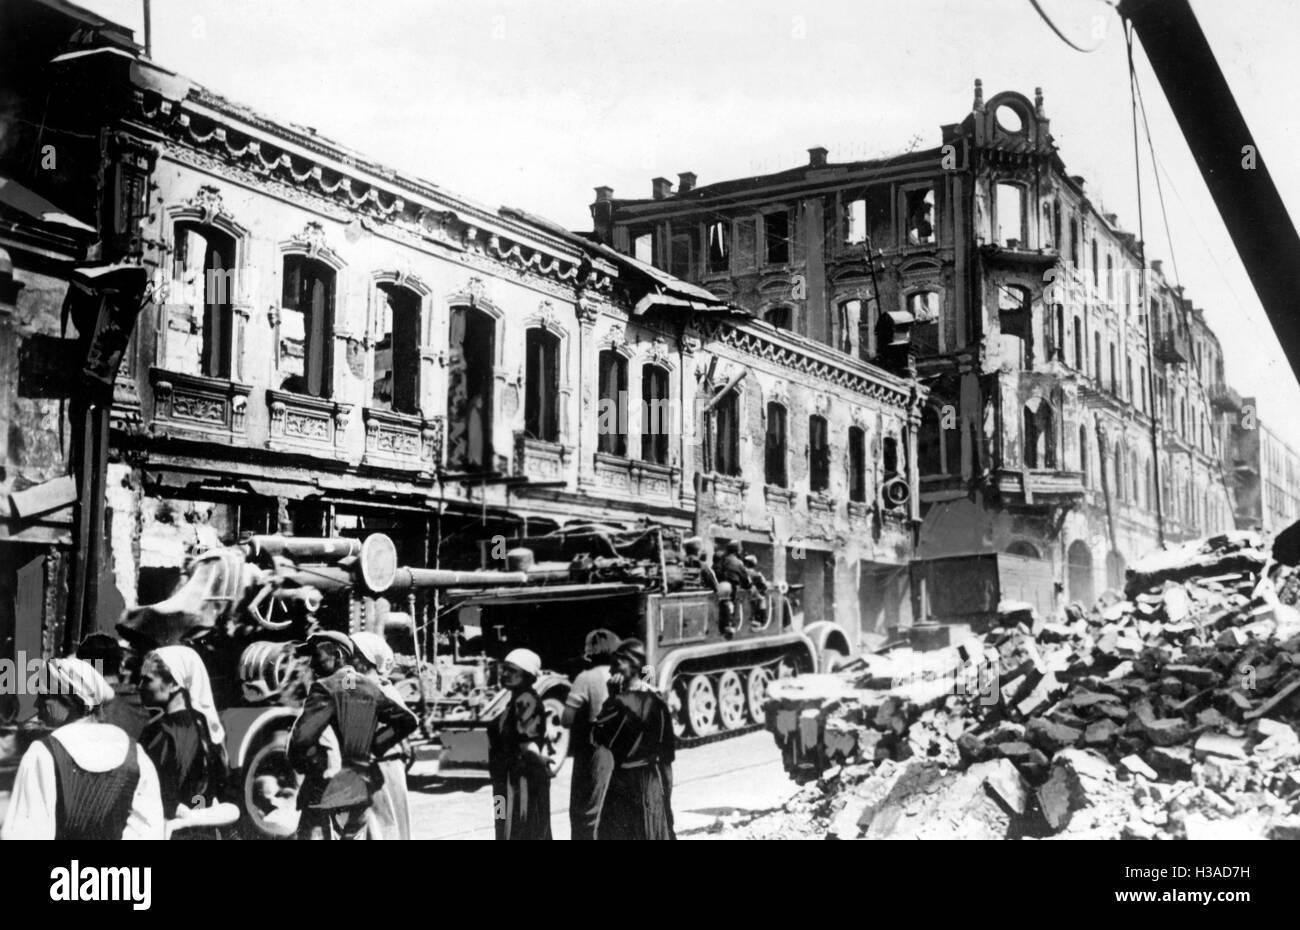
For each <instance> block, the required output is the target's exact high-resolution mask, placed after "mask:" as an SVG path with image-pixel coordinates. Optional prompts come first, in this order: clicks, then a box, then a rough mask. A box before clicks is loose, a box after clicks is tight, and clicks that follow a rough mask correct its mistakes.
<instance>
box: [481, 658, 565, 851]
mask: <svg viewBox="0 0 1300 930" xmlns="http://www.w3.org/2000/svg"><path fill="white" fill-rule="evenodd" d="M541 673H542V660H541V657H540V656H538V655H537V653H535V652H533V651H532V650H531V649H515V650H512V651H511V652H510V654H509V655H507V656H506V658H505V661H504V662H503V663H502V665H501V681H502V684H504V685H505V687H506V688H508V689H509V690H510V700H509V702H508V703H507V704H506V708H505V710H504V711H502V713H501V714H500V715H499V716H497V718H496V719H495V720H493V721H492V722H491V724H489V725H488V773H489V774H490V776H491V778H492V816H493V818H494V820H495V825H496V838H497V839H499V840H549V839H551V769H550V764H549V763H548V761H547V758H546V755H545V753H544V751H543V750H544V747H545V744H546V708H545V706H544V705H543V704H542V699H541V698H540V697H538V696H537V692H536V691H535V690H533V684H534V683H535V682H536V681H537V678H538V676H539V675H541Z"/></svg>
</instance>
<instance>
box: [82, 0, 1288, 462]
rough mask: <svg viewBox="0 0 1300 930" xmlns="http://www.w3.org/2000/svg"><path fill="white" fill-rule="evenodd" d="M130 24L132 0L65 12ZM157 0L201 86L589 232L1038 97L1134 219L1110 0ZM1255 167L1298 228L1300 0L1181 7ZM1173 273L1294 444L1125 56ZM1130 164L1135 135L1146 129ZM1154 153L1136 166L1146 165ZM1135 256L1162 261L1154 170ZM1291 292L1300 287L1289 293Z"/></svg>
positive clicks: (1245, 289)
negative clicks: (1240, 120) (596, 198)
mask: <svg viewBox="0 0 1300 930" xmlns="http://www.w3.org/2000/svg"><path fill="white" fill-rule="evenodd" d="M82 3H83V5H85V6H88V7H90V8H91V9H94V10H96V11H98V12H100V13H102V14H104V15H107V16H110V17H112V18H114V19H117V20H119V21H121V22H123V23H125V24H126V25H128V26H133V27H135V28H136V29H137V38H141V37H142V31H141V30H140V25H139V24H140V22H141V4H142V0H82ZM1043 5H1044V7H1045V8H1046V9H1048V10H1049V12H1051V13H1052V14H1053V15H1054V16H1057V17H1059V19H1060V20H1061V21H1062V23H1064V24H1065V25H1066V27H1067V28H1069V29H1070V30H1071V31H1072V32H1074V33H1077V34H1078V35H1079V37H1080V39H1081V40H1085V41H1091V24H1092V22H1093V17H1094V16H1098V15H1100V16H1101V17H1103V19H1102V22H1104V24H1105V33H1104V35H1105V37H1104V39H1103V40H1102V42H1101V44H1100V46H1099V47H1098V49H1097V50H1096V51H1095V52H1093V53H1091V54H1081V53H1079V52H1076V51H1074V50H1072V49H1070V48H1069V47H1067V46H1066V45H1065V44H1064V43H1062V42H1061V41H1060V40H1059V39H1057V38H1056V36H1055V35H1053V34H1052V32H1051V31H1050V30H1049V29H1048V27H1047V26H1046V25H1045V24H1044V23H1043V22H1042V20H1040V19H1039V17H1038V15H1037V14H1036V13H1035V12H1034V10H1033V8H1032V7H1031V5H1030V3H1029V2H1028V0H816V2H813V0H804V2H797V0H796V2H792V0H681V2H674V0H515V2H501V0H459V2H454V3H453V2H447V0H368V2H362V0H311V2H310V3H303V2H291V0H154V3H153V20H154V26H153V31H154V39H153V44H154V57H155V58H156V59H157V60H158V61H159V62H160V63H161V64H163V65H164V66H166V67H170V68H173V69H175V70H178V71H180V72H182V73H184V74H185V75H187V76H189V77H192V78H194V79H195V80H198V81H199V82H201V83H203V84H205V85H207V86H209V87H211V88H212V89H213V90H215V91H217V92H219V93H222V94H225V95H227V96H229V97H231V98H233V99H235V100H238V101H240V102H243V103H247V104H249V105H252V106H254V107H257V108H259V109H261V110H264V111H265V112H266V113H267V114H268V115H270V116H272V117H276V118H280V119H285V120H290V121H292V122H296V123H300V124H305V125H308V126H313V127H315V128H316V129H317V130H319V131H320V132H321V133H322V134H323V135H325V136H327V137H330V138H333V139H335V140H336V141H338V142H340V143H342V144H344V145H346V146H349V147H351V148H355V149H358V150H361V151H363V152H365V153H367V154H368V155H371V156H373V157H374V158H376V159H377V160H379V161H382V162H384V163H387V164H389V165H392V166H393V167H396V168H400V169H403V170H407V171H410V172H413V173H416V174H418V175H420V176H422V177H424V178H426V179H428V180H430V181H433V182H434V183H436V184H439V185H441V186H443V187H446V188H448V189H450V190H452V191H455V192H457V193H460V194H463V195H466V196H468V197H470V198H473V199H475V200H479V201H482V202H486V203H490V204H507V205H510V206H518V207H522V208H524V209H526V210H529V211H532V212H534V213H540V214H542V215H545V216H548V217H550V218H552V219H554V220H556V221H558V222H561V223H564V224H566V225H568V226H570V227H572V228H575V229H589V228H590V225H591V224H590V215H589V213H588V211H587V205H588V204H589V203H590V201H591V199H592V196H593V195H592V188H593V187H595V186H597V185H600V184H608V185H610V186H612V187H613V188H614V190H615V194H616V196H623V197H645V196H649V193H650V179H651V178H652V177H655V176H658V175H662V176H664V177H667V178H671V179H673V180H674V181H675V180H676V177H677V173H678V172H681V171H694V172H696V173H697V174H698V175H699V183H701V184H708V183H711V182H713V181H718V180H723V179H728V178H734V177H739V176H743V175H746V174H755V173H765V172H770V171H776V170H781V169H783V168H789V167H794V166H796V165H800V164H803V163H804V162H806V160H807V154H806V151H805V150H806V149H807V148H809V147H811V146H814V145H824V146H826V147H827V148H828V149H830V160H831V161H848V160H853V159H859V158H865V157H871V156H874V155H876V154H880V153H884V152H890V151H898V150H901V149H905V148H908V147H910V144H911V143H912V141H913V139H916V140H917V142H916V144H917V145H919V146H926V147H928V146H932V145H937V144H938V142H939V126H940V125H941V124H944V123H955V122H959V121H960V120H961V119H962V118H963V117H964V116H965V115H966V113H967V112H968V111H969V108H970V102H971V95H972V83H973V80H974V78H976V77H979V78H982V79H983V81H984V91H985V96H986V97H991V96H992V95H993V94H995V93H998V92H999V91H1002V90H1007V89H1014V90H1019V91H1021V92H1022V93H1024V94H1026V95H1032V94H1033V90H1034V88H1035V87H1036V86H1041V87H1042V88H1043V90H1044V94H1045V97H1046V110H1047V114H1048V116H1049V117H1050V118H1051V120H1052V132H1053V135H1054V136H1055V138H1056V141H1057V144H1058V145H1059V146H1060V148H1061V154H1062V157H1063V158H1064V160H1065V163H1066V165H1067V167H1068V168H1069V170H1070V172H1071V173H1072V174H1082V175H1084V176H1085V177H1086V178H1087V181H1088V185H1089V188H1090V191H1091V193H1092V195H1093V196H1094V198H1096V197H1098V196H1100V198H1101V200H1102V202H1103V203H1104V204H1105V208H1106V209H1107V210H1108V211H1111V212H1115V213H1118V214H1119V218H1120V222H1121V223H1122V224H1123V225H1124V226H1125V227H1126V228H1128V229H1130V230H1132V231H1134V232H1136V231H1137V201H1136V195H1135V185H1134V177H1133V141H1132V132H1131V123H1130V111H1129V96H1128V75H1127V68H1126V64H1125V55H1124V41H1123V35H1122V31H1121V28H1120V22H1119V19H1118V17H1117V16H1116V15H1115V14H1114V13H1113V12H1111V11H1110V9H1109V7H1107V6H1106V5H1105V4H1104V3H1102V2H1101V0H1050V2H1048V0H1044V3H1043ZM1193 8H1194V9H1195V11H1196V13H1197V16H1198V17H1199V18H1200V21H1201V25H1202V28H1203V29H1204V30H1205V32H1206V34H1207V36H1208V38H1209V40H1210V44H1211V46H1212V48H1213V49H1214V51H1215V54H1216V55H1217V56H1218V59H1219V63H1220V66H1221V67H1222V68H1223V70H1224V72H1225V73H1226V75H1227V78H1228V81H1229V83H1230V85H1231V86H1232V89H1233V93H1234V94H1235V95H1236V97H1237V100H1238V104H1239V106H1240V107H1241V108H1242V110H1243V112H1244V114H1245V117H1246V121H1247V123H1248V124H1249V126H1250V127H1251V131H1252V132H1253V133H1254V135H1255V139H1256V142H1257V143H1258V145H1259V151H1260V154H1261V157H1262V158H1263V159H1264V160H1265V161H1266V162H1267V163H1268V165H1269V170H1270V171H1271V172H1272V175H1273V179H1274V181H1275V182H1276V183H1277V185H1278V186H1279V188H1280V189H1281V190H1282V194H1283V197H1284V198H1285V199H1286V201H1287V203H1288V205H1289V207H1290V209H1291V213H1292V216H1293V217H1294V216H1300V210H1298V209H1297V207H1298V206H1300V160H1297V159H1295V158H1293V157H1292V158H1289V157H1287V156H1288V155H1289V154H1290V153H1291V152H1293V151H1294V145H1295V143H1296V141H1297V137H1298V136H1300V80H1297V78H1300V4H1297V3H1292V2H1288V0H1193ZM1137 58H1138V68H1139V81H1140V82H1141V85H1142V87H1143V89H1144V94H1145V97H1146V104H1147V111H1148V114H1149V116H1150V119H1151V131H1152V135H1153V136H1154V138H1155V144H1156V152H1157V156H1158V158H1159V160H1160V162H1161V163H1162V165H1163V169H1164V171H1165V172H1167V175H1166V177H1165V178H1164V184H1165V197H1166V201H1167V208H1168V211H1169V221H1170V225H1171V227H1172V230H1173V247H1174V250H1173V255H1174V256H1175V257H1176V259H1177V264H1178V271H1179V272H1180V274H1181V281H1182V283H1183V284H1185V285H1186V287H1187V290H1188V294H1189V295H1190V296H1191V298H1192V299H1193V300H1194V301H1195V302H1196V304H1197V305H1198V306H1202V307H1204V308H1205V309H1206V317H1207V319H1208V321H1209V323H1210V325H1211V326H1212V327H1213V328H1214V329H1215V331H1216V333H1217V334H1218V336H1219V339H1220V340H1221V342H1222V343H1223V348H1224V354H1225V356H1226V360H1227V361H1226V364H1227V373H1228V379H1229V381H1230V382H1231V383H1232V384H1233V385H1234V386H1235V387H1236V388H1237V389H1238V390H1239V391H1241V393H1242V394H1243V395H1246V396H1250V395H1255V396H1258V397H1259V398H1260V412H1261V415H1262V416H1263V418H1264V419H1265V420H1266V421H1268V422H1269V423H1270V424H1271V425H1272V426H1273V428H1274V429H1276V430H1277V431H1278V432H1279V433H1280V434H1281V435H1282V436H1284V437H1285V438H1286V439H1287V440H1288V441H1289V442H1290V443H1291V444H1292V446H1293V447H1295V448H1297V449H1298V450H1300V416H1297V415H1296V411H1300V386H1298V385H1297V383H1296V380H1295V378H1294V377H1293V376H1292V374H1291V371H1290V368H1289V366H1288V365H1287V364H1286V361H1285V359H1284V358H1283V356H1282V353H1281V350H1280V349H1279V347H1278V345H1277V339H1276V337H1275V336H1274V335H1273V331H1272V329H1271V327H1270V325H1269V323H1268V319H1267V317H1266V316H1265V315H1264V312H1263V309H1262V308H1261V307H1260V305H1259V301H1258V299H1257V298H1256V297H1255V293H1254V290H1253V289H1252V288H1251V285H1250V280H1249V278H1248V277H1247V276H1246V273H1245V271H1244V269H1243V268H1242V266H1241V263H1240V261H1239V260H1238V258H1237V255H1236V252H1235V250H1234V249H1233V246H1232V242H1231V240H1230V239H1229V238H1228V235H1227V232H1226V231H1225V229H1224V227H1223V224H1222V222H1221V220H1220V219H1219V216H1218V212H1217V210H1216V209H1215V207H1214V203H1213V201H1212V200H1211V198H1210V196H1209V193H1208V192H1207V191H1206V189H1205V185H1204V183H1203V182H1202V181H1201V177H1200V173H1199V172H1198V171H1197V169H1196V166H1195V162H1194V161H1193V160H1192V157H1191V154H1190V152H1189V151H1188V149H1187V146H1186V144H1185V143H1184V142H1183V138H1182V135H1181V133H1180V132H1179V130H1178V126H1177V123H1176V121H1175V120H1174V118H1173V115H1172V114H1171V113H1170V111H1169V108H1168V106H1167V105H1166V103H1165V101H1164V97H1163V95H1162V93H1161V92H1160V88H1159V85H1158V83H1157V82H1156V80H1155V77H1154V75H1153V74H1152V73H1151V72H1150V70H1149V68H1148V67H1147V65H1146V60H1145V57H1144V56H1143V55H1142V53H1141V51H1140V50H1139V52H1138V55H1137ZM1143 145H1144V152H1145V141H1144V142H1143ZM1144 158H1145V155H1144ZM1143 198H1144V203H1145V213H1146V233H1147V236H1146V238H1147V242H1148V243H1149V248H1148V254H1149V255H1150V256H1151V257H1152V258H1163V259H1165V260H1166V265H1165V267H1166V271H1167V272H1168V271H1170V270H1171V269H1170V267H1169V264H1170V263H1169V261H1168V259H1169V257H1170V254H1171V250H1170V246H1169V243H1168V242H1167V240H1166V237H1165V234H1164V230H1163V227H1162V223H1161V220H1160V217H1159V207H1158V203H1157V201H1156V197H1155V186H1154V183H1153V179H1152V177H1151V175H1150V174H1149V172H1148V174H1147V175H1146V177H1145V181H1144V185H1143ZM1297 299H1298V300H1300V295H1297Z"/></svg>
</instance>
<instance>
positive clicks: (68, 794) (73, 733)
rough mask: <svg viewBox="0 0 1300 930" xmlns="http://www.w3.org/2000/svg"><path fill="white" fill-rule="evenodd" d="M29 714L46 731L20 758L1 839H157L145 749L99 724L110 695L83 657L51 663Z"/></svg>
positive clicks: (159, 817)
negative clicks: (36, 715)
mask: <svg viewBox="0 0 1300 930" xmlns="http://www.w3.org/2000/svg"><path fill="white" fill-rule="evenodd" d="M36 688H37V690H36V694H37V698H36V710H37V713H39V714H40V718H41V722H42V723H43V724H44V725H45V727H46V728H47V729H50V730H52V731H53V732H51V733H50V735H49V736H47V737H45V738H44V739H41V740H37V741H36V742H34V743H32V745H31V746H30V747H29V748H28V750H27V752H26V754H24V755H23V758H22V762H20V763H19V765H18V771H17V772H16V773H15V775H14V783H13V793H12V795H11V796H10V798H9V808H8V810H7V811H6V812H5V821H4V826H3V827H0V839H4V840H116V839H123V840H161V839H163V837H164V836H165V824H164V821H163V811H162V797H161V795H160V794H159V789H158V774H157V772H156V771H155V769H154V765H153V763H152V762H151V761H150V760H149V756H148V754H146V753H145V751H144V748H143V747H142V746H140V744H139V743H137V742H136V741H135V740H133V739H131V738H130V737H129V736H127V735H126V733H124V732H123V731H122V730H121V729H119V728H118V727H115V726H112V725H111V724H107V723H102V722H101V721H100V720H99V712H100V708H102V707H103V706H104V704H105V703H106V702H108V701H110V700H112V697H113V689H112V687H111V686H110V685H109V684H108V682H106V681H104V679H103V677H102V676H101V675H100V674H99V672H97V671H95V668H94V666H92V665H91V664H90V663H89V662H87V661H85V660H84V659H74V658H67V659H51V660H50V661H49V662H46V663H45V666H44V668H43V670H42V672H41V673H40V674H39V675H38V676H37V680H36Z"/></svg>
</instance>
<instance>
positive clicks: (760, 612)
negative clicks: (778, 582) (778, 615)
mask: <svg viewBox="0 0 1300 930" xmlns="http://www.w3.org/2000/svg"><path fill="white" fill-rule="evenodd" d="M745 569H746V570H747V571H748V572H749V597H750V604H751V605H752V607H753V611H754V616H753V619H752V620H751V621H750V625H751V626H753V627H754V629H756V630H757V629H762V628H763V627H765V626H767V579H766V578H764V577H763V573H762V572H761V571H759V568H758V556H756V555H747V556H745Z"/></svg>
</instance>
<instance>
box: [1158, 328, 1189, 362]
mask: <svg viewBox="0 0 1300 930" xmlns="http://www.w3.org/2000/svg"><path fill="white" fill-rule="evenodd" d="M1153 348H1154V351H1155V356H1156V358H1158V359H1160V360H1161V361H1162V362H1171V363H1183V362H1187V361H1188V360H1189V359H1190V358H1191V357H1192V347H1191V343H1190V341H1189V340H1188V338H1187V334H1186V333H1184V332H1180V331H1179V330H1177V329H1175V330H1173V331H1172V332H1161V333H1158V334H1157V335H1156V340H1155V345H1154V346H1153Z"/></svg>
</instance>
